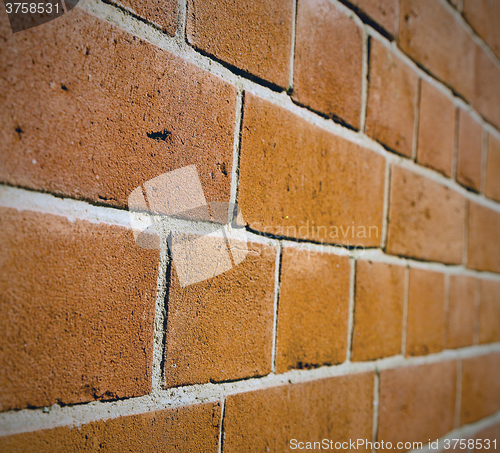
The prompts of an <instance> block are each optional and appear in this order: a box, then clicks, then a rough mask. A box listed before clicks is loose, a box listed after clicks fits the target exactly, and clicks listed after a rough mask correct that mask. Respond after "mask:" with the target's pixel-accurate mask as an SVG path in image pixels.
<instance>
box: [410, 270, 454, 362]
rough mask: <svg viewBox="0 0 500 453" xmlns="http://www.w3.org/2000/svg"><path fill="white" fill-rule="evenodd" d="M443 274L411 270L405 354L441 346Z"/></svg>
mask: <svg viewBox="0 0 500 453" xmlns="http://www.w3.org/2000/svg"><path fill="white" fill-rule="evenodd" d="M444 295H445V294H444V275H443V274H441V273H439V272H431V271H427V270H423V269H410V281H409V288H408V322H407V333H406V354H407V355H424V354H430V353H434V352H439V351H441V350H442V349H443V347H444V339H445V338H444V337H445V326H446V319H445V305H444Z"/></svg>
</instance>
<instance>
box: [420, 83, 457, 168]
mask: <svg viewBox="0 0 500 453" xmlns="http://www.w3.org/2000/svg"><path fill="white" fill-rule="evenodd" d="M455 111H456V109H455V104H454V103H453V101H452V100H451V99H449V98H448V97H447V96H446V95H444V94H443V93H441V92H440V91H439V90H438V89H437V88H435V87H433V86H432V85H431V84H430V83H428V82H426V81H425V80H422V82H421V88H420V116H419V124H418V141H417V143H418V148H417V161H418V163H420V164H422V165H425V166H427V167H431V168H434V169H435V170H437V171H439V172H440V173H443V174H444V175H446V176H450V175H451V164H452V160H453V147H454V142H455V122H456V121H455Z"/></svg>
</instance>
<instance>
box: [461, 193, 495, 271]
mask: <svg viewBox="0 0 500 453" xmlns="http://www.w3.org/2000/svg"><path fill="white" fill-rule="evenodd" d="M467 267H468V268H470V269H476V270H479V271H490V272H497V273H500V213H499V212H496V211H492V210H491V209H489V208H487V207H486V206H482V205H480V204H477V203H473V202H470V203H469V241H468V255H467Z"/></svg>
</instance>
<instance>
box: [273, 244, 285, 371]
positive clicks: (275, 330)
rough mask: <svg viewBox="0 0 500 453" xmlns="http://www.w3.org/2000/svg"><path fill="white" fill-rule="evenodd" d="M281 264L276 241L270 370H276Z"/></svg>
mask: <svg viewBox="0 0 500 453" xmlns="http://www.w3.org/2000/svg"><path fill="white" fill-rule="evenodd" d="M282 265H283V244H282V243H281V241H277V242H276V264H275V270H274V303H273V307H274V318H273V343H272V352H271V370H272V372H273V373H275V372H276V354H277V350H276V349H277V347H278V310H279V297H280V280H281V266H282Z"/></svg>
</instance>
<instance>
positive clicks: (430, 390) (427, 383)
mask: <svg viewBox="0 0 500 453" xmlns="http://www.w3.org/2000/svg"><path fill="white" fill-rule="evenodd" d="M456 380H457V364H456V362H455V361H447V362H439V363H433V364H430V365H420V366H410V367H404V368H396V369H393V370H383V371H381V373H380V403H379V404H380V408H379V421H378V440H384V441H386V442H388V441H389V442H393V445H396V444H395V443H396V442H423V443H424V446H425V443H426V442H428V441H429V439H437V438H439V437H441V436H442V435H443V434H446V433H447V432H449V431H451V430H452V429H453V424H454V416H455V392H456Z"/></svg>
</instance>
